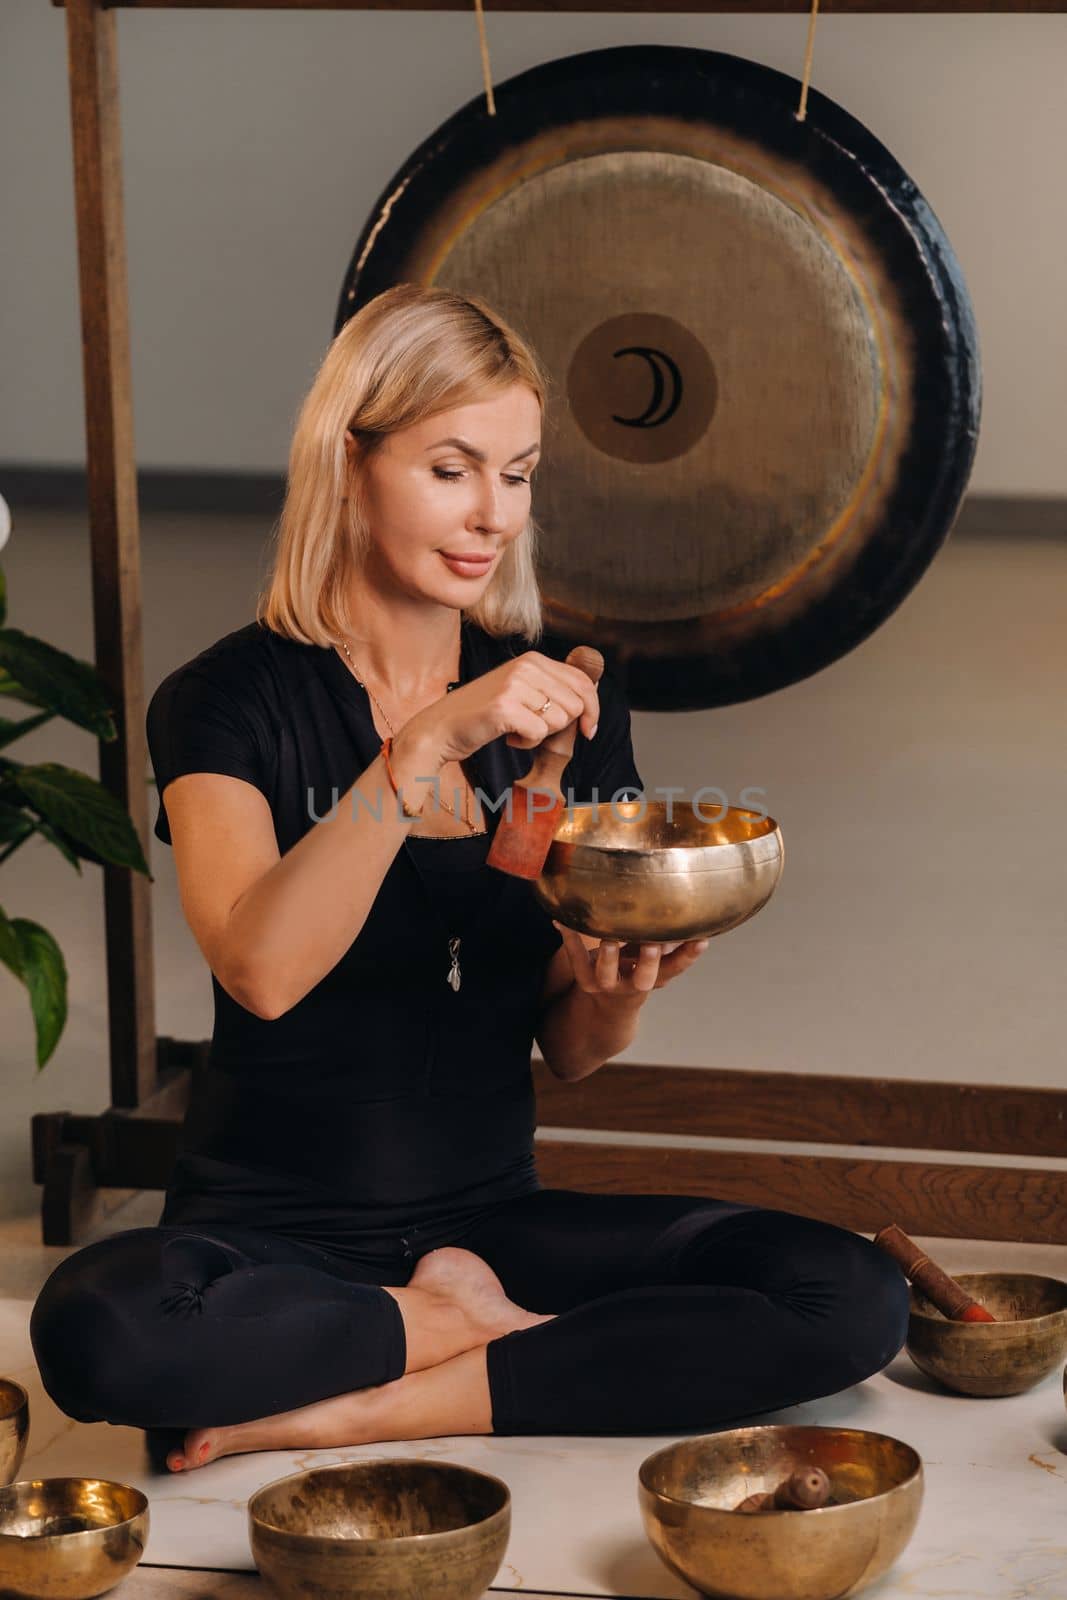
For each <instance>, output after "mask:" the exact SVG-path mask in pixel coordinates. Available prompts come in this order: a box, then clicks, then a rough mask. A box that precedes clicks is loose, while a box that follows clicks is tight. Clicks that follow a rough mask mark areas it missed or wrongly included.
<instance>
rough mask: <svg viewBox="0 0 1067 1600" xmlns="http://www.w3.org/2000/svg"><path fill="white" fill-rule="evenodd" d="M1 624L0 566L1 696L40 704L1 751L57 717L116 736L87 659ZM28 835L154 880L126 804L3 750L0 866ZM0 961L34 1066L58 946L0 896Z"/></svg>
mask: <svg viewBox="0 0 1067 1600" xmlns="http://www.w3.org/2000/svg"><path fill="white" fill-rule="evenodd" d="M0 519H2V522H3V524H4V525H3V526H2V528H0V548H2V547H3V544H4V543H5V542H6V535H7V529H8V526H9V524H8V523H7V508H6V506H5V505H4V504H3V501H2V500H0ZM6 622H7V588H6V582H5V579H4V573H3V570H2V569H0V696H2V697H5V698H6V699H9V700H19V701H22V702H23V703H24V704H25V705H28V706H37V707H38V708H39V709H38V710H37V711H36V712H34V713H33V714H32V715H31V716H27V717H23V718H21V719H12V718H10V717H3V716H0V751H5V750H6V749H7V748H8V747H9V746H10V745H12V744H13V743H14V741H15V740H16V739H19V738H21V737H22V736H23V735H24V734H27V733H31V732H32V731H33V729H34V728H39V727H41V725H42V724H43V723H45V722H48V721H50V719H51V718H52V717H55V716H60V717H65V718H66V719H67V721H68V722H73V723H75V724H76V725H77V726H78V727H79V728H87V729H88V730H89V732H90V733H94V734H95V735H96V736H97V738H98V739H107V740H111V739H116V738H117V737H118V732H117V730H116V728H115V724H114V722H113V720H112V716H111V710H110V708H109V705H108V702H107V698H106V695H105V690H104V685H103V683H102V681H101V679H100V677H99V674H98V673H97V671H96V668H95V667H94V666H93V665H92V663H90V662H87V661H79V660H77V659H76V658H75V657H74V656H70V655H67V654H66V652H65V651H63V650H57V649H56V648H55V646H54V645H50V644H46V643H45V642H44V641H43V640H41V639H34V638H32V637H31V636H30V635H29V634H26V633H23V632H22V631H21V629H19V628H10V627H8V626H7V625H6ZM0 703H2V702H0ZM35 834H37V835H39V836H40V837H41V838H43V839H46V840H47V841H48V843H49V844H51V845H54V846H55V848H56V849H57V850H58V851H59V852H60V854H61V855H63V856H65V857H66V859H67V860H68V861H69V862H70V864H71V866H72V867H73V868H74V869H75V871H76V872H79V873H80V872H81V863H82V862H83V861H92V862H95V863H96V865H97V866H103V865H105V864H107V863H110V864H111V865H113V866H120V867H132V868H133V869H134V871H136V872H143V873H144V874H145V876H146V877H147V878H148V879H149V881H150V882H153V881H154V879H153V878H152V874H151V873H150V872H149V870H148V863H147V862H146V861H145V858H144V853H143V851H142V849H141V842H140V839H139V838H138V836H137V831H136V829H135V828H134V825H133V822H132V820H131V818H130V816H129V814H128V812H127V811H125V810H124V809H123V807H122V806H121V805H120V804H119V802H118V801H117V800H116V798H115V796H114V795H113V794H112V793H111V792H110V790H108V789H105V787H104V785H103V784H102V783H99V782H98V781H97V780H96V779H95V778H90V777H89V776H88V775H87V774H86V773H84V772H78V771H77V770H76V769H75V768H73V767H67V766H63V765H62V763H61V762H58V761H39V762H29V763H24V762H19V761H14V760H12V759H11V758H10V757H8V756H7V755H4V754H0V864H2V863H3V862H5V861H7V860H8V859H9V858H10V857H11V856H12V855H14V853H15V851H16V850H18V849H19V848H20V847H21V846H22V845H24V844H25V843H26V841H27V839H30V838H32V837H33V836H34V835H35ZM0 961H2V962H3V963H4V965H5V966H6V967H7V968H8V969H9V970H10V971H11V972H12V973H13V974H14V976H15V977H16V978H18V979H20V980H21V981H22V982H23V983H24V984H25V985H26V988H27V990H28V991H29V997H30V1006H31V1008H32V1011H33V1020H34V1026H35V1028H36V1031H37V1070H38V1071H40V1069H41V1068H42V1067H43V1066H44V1064H45V1062H46V1061H47V1060H48V1058H49V1057H50V1056H51V1054H52V1052H53V1050H54V1049H55V1047H56V1045H57V1044H58V1042H59V1038H60V1035H61V1034H62V1032H63V1028H64V1026H65V1024H66V1020H67V969H66V964H65V962H64V960H63V953H62V951H61V950H60V948H59V945H58V944H57V943H56V941H55V939H54V938H53V937H52V935H51V934H50V933H49V932H48V929H47V928H42V927H41V925H40V924H39V923H37V922H32V921H30V920H29V919H28V918H26V917H11V916H8V914H7V912H6V910H5V908H4V906H3V905H2V904H0Z"/></svg>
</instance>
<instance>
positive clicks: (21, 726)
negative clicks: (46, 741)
mask: <svg viewBox="0 0 1067 1600" xmlns="http://www.w3.org/2000/svg"><path fill="white" fill-rule="evenodd" d="M54 716H55V712H54V711H42V712H40V713H39V715H37V716H35V717H23V718H22V720H21V721H20V722H13V721H12V720H11V718H10V717H0V750H2V749H3V748H4V746H5V745H6V744H14V742H15V740H16V739H21V738H22V735H23V734H24V733H32V732H33V730H34V728H39V727H40V726H41V724H42V722H51V720H52V718H53V717H54Z"/></svg>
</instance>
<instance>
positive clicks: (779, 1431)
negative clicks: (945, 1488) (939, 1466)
mask: <svg viewBox="0 0 1067 1600" xmlns="http://www.w3.org/2000/svg"><path fill="white" fill-rule="evenodd" d="M812 1466H816V1467H821V1468H822V1470H823V1471H824V1472H825V1473H826V1475H827V1477H828V1478H829V1479H830V1490H831V1500H830V1503H829V1504H827V1505H825V1506H822V1507H820V1508H819V1509H818V1510H817V1511H760V1512H756V1513H753V1514H749V1513H746V1512H740V1511H738V1510H737V1509H736V1507H737V1506H738V1505H739V1504H740V1502H741V1501H742V1500H744V1499H745V1498H746V1497H747V1496H748V1495H750V1494H756V1493H758V1492H760V1491H761V1490H770V1489H774V1488H776V1487H777V1485H778V1484H779V1483H781V1482H782V1480H783V1479H785V1478H788V1477H789V1476H790V1474H791V1473H793V1472H795V1471H796V1470H797V1469H798V1468H802V1467H812ZM922 1494H923V1474H922V1462H921V1460H920V1458H919V1456H918V1454H917V1452H916V1451H915V1450H913V1449H912V1447H911V1446H910V1445H908V1444H903V1443H902V1442H901V1441H900V1440H899V1439H892V1438H890V1437H889V1436H888V1435H887V1434H884V1433H868V1432H866V1431H864V1430H862V1429H859V1428H816V1427H811V1428H805V1427H785V1426H782V1427H764V1428H733V1429H730V1430H729V1431H727V1432H725V1433H712V1434H704V1435H701V1436H700V1437H697V1438H693V1439H682V1440H679V1441H678V1443H676V1444H671V1445H667V1446H666V1448H665V1449H662V1450H657V1451H656V1452H655V1453H654V1454H653V1455H650V1456H648V1457H647V1458H646V1459H645V1460H644V1461H643V1462H642V1463H641V1467H640V1469H639V1471H638V1497H639V1500H640V1504H641V1516H642V1520H643V1521H644V1525H645V1532H646V1533H647V1534H648V1537H649V1539H650V1540H651V1542H652V1545H653V1547H654V1549H655V1550H656V1553H657V1554H658V1555H659V1557H660V1558H661V1560H662V1561H663V1562H664V1563H665V1564H666V1566H668V1567H669V1568H670V1570H671V1571H672V1572H674V1573H676V1574H677V1576H678V1577H680V1578H684V1579H685V1581H686V1582H687V1583H691V1584H692V1585H693V1587H694V1588H696V1589H699V1590H700V1591H701V1592H702V1593H704V1594H706V1595H714V1596H716V1597H721V1600H844V1596H846V1595H853V1594H859V1592H860V1590H861V1589H865V1588H866V1587H867V1586H868V1584H871V1583H873V1582H874V1581H875V1579H876V1578H879V1577H881V1575H882V1574H883V1573H884V1572H885V1571H887V1569H888V1568H889V1567H890V1566H892V1564H893V1562H894V1561H895V1560H896V1559H897V1557H898V1556H899V1555H900V1552H901V1551H902V1550H903V1549H904V1546H905V1545H906V1544H907V1542H908V1540H909V1539H910V1538H911V1535H912V1532H913V1531H914V1528H915V1524H916V1521H917V1520H918V1516H919V1507H920V1506H921V1504H922Z"/></svg>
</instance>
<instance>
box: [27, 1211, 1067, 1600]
mask: <svg viewBox="0 0 1067 1600" xmlns="http://www.w3.org/2000/svg"><path fill="white" fill-rule="evenodd" d="M154 1204H155V1201H154V1199H152V1198H151V1197H148V1196H145V1197H143V1204H141V1203H138V1204H135V1206H134V1207H132V1208H130V1210H129V1214H128V1215H127V1216H126V1217H125V1218H124V1219H123V1220H124V1221H125V1223H126V1225H134V1224H136V1223H139V1222H140V1221H142V1220H146V1217H145V1211H146V1210H147V1211H148V1212H150V1211H151V1209H152V1207H153V1206H154ZM923 1242H924V1244H925V1245H926V1247H927V1248H928V1249H930V1250H931V1252H932V1253H935V1254H936V1256H937V1258H938V1259H940V1260H941V1261H942V1262H943V1263H944V1265H945V1266H946V1267H948V1268H949V1270H955V1271H963V1270H966V1269H967V1268H973V1269H975V1270H983V1269H988V1268H994V1267H1002V1266H1009V1265H1010V1266H1011V1267H1013V1268H1014V1269H1016V1270H1023V1271H1032V1272H1042V1273H1046V1274H1050V1275H1053V1276H1057V1277H1067V1249H1060V1248H1051V1249H1050V1248H1044V1247H1039V1246H1033V1245H1004V1244H994V1243H988V1242H986V1243H981V1242H977V1243H969V1242H966V1241H959V1240H954V1241H950V1240H944V1239H939V1240H926V1241H923ZM64 1253H65V1252H62V1251H46V1250H44V1249H43V1248H42V1247H40V1246H39V1245H35V1244H34V1243H33V1241H32V1239H31V1238H30V1237H29V1236H28V1226H24V1227H23V1229H22V1231H21V1232H20V1231H19V1229H18V1228H17V1227H14V1226H13V1225H11V1224H7V1225H4V1226H3V1228H2V1229H0V1280H2V1281H0V1290H6V1292H7V1293H8V1295H9V1298H7V1299H6V1300H4V1301H2V1302H0V1371H3V1372H4V1373H5V1374H6V1375H8V1376H11V1377H14V1378H16V1379H18V1381H20V1382H21V1383H23V1384H24V1385H25V1386H26V1388H27V1389H28V1390H29V1392H30V1405H31V1434H30V1448H29V1451H28V1453H27V1456H26V1460H25V1462H24V1464H23V1467H22V1470H21V1472H20V1476H21V1477H38V1476H60V1475H65V1474H71V1475H93V1476H100V1477H110V1478H117V1479H119V1480H121V1481H123V1482H126V1483H133V1484H136V1485H137V1486H138V1487H140V1488H141V1489H143V1490H144V1491H145V1493H147V1494H148V1496H149V1499H150V1501H151V1515H152V1525H151V1533H150V1537H149V1543H148V1549H147V1551H146V1555H145V1559H144V1562H143V1563H142V1566H141V1568H140V1569H139V1572H138V1574H137V1575H136V1577H135V1578H134V1579H130V1580H127V1584H128V1585H129V1586H130V1588H129V1592H130V1595H131V1596H132V1595H134V1594H136V1595H138V1596H139V1595H141V1594H149V1593H153V1592H154V1593H159V1594H164V1593H172V1592H175V1593H176V1592H177V1588H176V1577H175V1575H174V1574H166V1573H164V1572H162V1571H160V1572H159V1574H158V1577H157V1578H156V1579H155V1580H153V1579H152V1573H151V1570H150V1569H151V1568H152V1567H158V1568H175V1567H176V1568H192V1569H201V1570H203V1569H212V1570H214V1571H231V1572H239V1571H242V1570H244V1571H248V1570H249V1569H251V1568H252V1565H253V1564H252V1560H251V1555H250V1552H249V1546H248V1539H247V1533H246V1503H247V1500H248V1497H249V1495H250V1494H251V1493H252V1492H253V1491H254V1490H255V1489H256V1488H258V1487H259V1486H260V1485H261V1484H263V1483H266V1482H269V1481H270V1480H271V1479H272V1478H276V1477H280V1476H282V1475H284V1474H286V1473H289V1472H295V1471H300V1470H302V1469H303V1468H305V1467H307V1466H308V1465H310V1464H312V1463H322V1464H325V1463H329V1462H333V1461H339V1460H346V1459H355V1458H360V1457H366V1456H380V1455H401V1456H407V1455H413V1456H422V1457H430V1458H434V1459H443V1460H448V1461H458V1462H463V1463H465V1464H467V1465H469V1466H472V1467H476V1468H480V1469H483V1470H485V1471H488V1472H492V1473H494V1474H495V1475H497V1476H499V1477H502V1478H503V1479H504V1480H505V1481H506V1482H507V1483H508V1484H509V1486H510V1488H511V1491H512V1497H513V1500H512V1511H513V1524H512V1535H511V1541H510V1545H509V1548H508V1551H507V1555H506V1558H505V1562H504V1564H503V1566H502V1567H501V1569H500V1571H499V1573H498V1575H497V1578H496V1580H495V1582H494V1584H493V1586H492V1587H493V1589H494V1590H500V1591H507V1592H512V1591H522V1593H523V1594H524V1595H527V1596H535V1595H536V1594H538V1593H552V1594H554V1595H560V1594H563V1595H590V1596H592V1595H614V1596H628V1597H634V1600H636V1597H640V1600H683V1597H690V1596H693V1595H694V1594H695V1591H694V1590H692V1589H690V1588H689V1587H688V1586H687V1585H685V1584H684V1583H681V1582H680V1581H679V1580H677V1579H676V1578H674V1577H673V1576H672V1574H671V1573H670V1572H669V1571H668V1570H667V1569H666V1567H664V1566H663V1565H662V1564H661V1563H660V1561H659V1559H658V1557H657V1556H656V1555H655V1553H654V1551H653V1550H652V1547H651V1546H650V1544H649V1543H648V1541H647V1539H646V1537H645V1534H644V1530H643V1527H642V1524H641V1518H640V1513H639V1510H638V1503H637V1492H636V1474H637V1469H638V1466H639V1464H640V1462H641V1461H642V1460H643V1459H644V1457H645V1456H646V1455H648V1454H650V1453H651V1452H652V1451H653V1450H654V1449H656V1448H658V1447H659V1445H661V1444H663V1443H666V1442H668V1438H669V1437H676V1436H664V1437H662V1438H660V1437H655V1436H645V1437H639V1438H621V1439H620V1438H580V1437H576V1438H519V1439H512V1438H495V1437H493V1436H477V1437H469V1436H467V1437H459V1438H451V1439H428V1440H419V1441H414V1442H399V1443H395V1444H392V1443H390V1444H377V1445H370V1446H361V1447H355V1448H353V1449H348V1450H336V1451H305V1452H297V1453H288V1452H286V1453H276V1454H262V1455H247V1456H235V1457H229V1458H227V1459H223V1460H221V1461H218V1462H214V1463H212V1464H211V1465H210V1466H208V1467H204V1468H201V1469H200V1470H199V1471H197V1472H196V1473H190V1474H188V1475H169V1474H168V1475H165V1476H158V1475H154V1474H153V1473H152V1472H151V1470H150V1468H149V1467H148V1464H147V1462H146V1460H145V1456H144V1449H143V1436H142V1434H141V1433H140V1432H138V1431H136V1430H133V1429H129V1428H117V1427H110V1426H109V1425H107V1424H104V1423H102V1424H97V1425H92V1426H89V1425H85V1424H80V1423H75V1422H72V1421H70V1420H69V1419H68V1418H66V1417H64V1416H63V1415H62V1414H61V1413H60V1412H59V1411H57V1409H56V1408H55V1406H54V1405H53V1404H52V1403H51V1401H50V1400H49V1399H48V1398H47V1396H46V1395H45V1394H44V1392H43V1390H42V1388H41V1385H40V1381H39V1379H38V1376H37V1372H36V1368H35V1366H34V1363H33V1358H32V1352H31V1350H30V1345H29V1338H28V1328H27V1324H28V1318H29V1311H30V1306H31V1304H32V1296H33V1294H34V1293H35V1292H36V1286H37V1284H38V1283H40V1282H42V1281H43V1279H44V1277H45V1276H46V1275H47V1272H48V1271H50V1270H51V1267H52V1266H53V1265H54V1263H55V1262H56V1261H57V1260H58V1259H60V1257H61V1256H62V1255H63V1254H64ZM1065 1354H1067V1352H1065ZM1061 1385H1062V1378H1061V1374H1060V1373H1059V1372H1058V1371H1057V1372H1055V1373H1053V1374H1052V1375H1051V1376H1050V1377H1049V1378H1048V1379H1046V1380H1045V1382H1044V1383H1042V1384H1040V1385H1039V1386H1038V1387H1037V1388H1035V1389H1032V1390H1031V1391H1030V1392H1029V1393H1028V1394H1025V1395H1019V1396H1016V1397H1013V1398H1008V1399H998V1400H968V1399H964V1398H962V1397H960V1396H955V1395H951V1394H948V1393H947V1392H943V1391H941V1390H938V1389H935V1387H934V1386H933V1385H932V1384H931V1383H929V1381H928V1380H927V1379H925V1378H924V1377H922V1376H921V1374H919V1372H918V1371H917V1370H916V1369H915V1368H914V1367H913V1366H912V1365H911V1362H910V1361H909V1360H908V1358H907V1357H906V1356H905V1355H901V1356H900V1357H898V1358H897V1360H896V1361H894V1362H893V1363H892V1365H891V1366H890V1367H889V1368H887V1369H886V1371H885V1372H884V1373H881V1374H879V1375H878V1376H877V1377H876V1378H873V1379H871V1380H870V1381H869V1382H867V1383H864V1384H860V1385H858V1386H857V1387H856V1388H854V1389H851V1390H848V1391H846V1392H844V1393H843V1394H840V1395H835V1396H832V1397H830V1398H829V1399H826V1400H822V1401H817V1402H814V1403H812V1404H809V1405H805V1406H799V1407H793V1408H791V1409H790V1410H789V1411H783V1412H780V1413H776V1414H774V1415H773V1416H762V1417H759V1418H753V1419H751V1420H752V1421H753V1422H759V1423H766V1422H772V1421H803V1422H806V1423H814V1424H835V1425H844V1426H850V1427H860V1428H867V1429H872V1430H875V1431H878V1432H882V1433H890V1434H893V1435H894V1436H896V1437H897V1438H901V1439H904V1440H906V1441H907V1442H908V1443H909V1444H911V1445H913V1446H914V1447H915V1448H916V1449H917V1450H918V1451H919V1453H920V1455H921V1456H922V1458H923V1464H924V1472H925V1480H926V1490H925V1499H924V1505H923V1511H922V1515H921V1517H920V1520H919V1525H918V1528H917V1530H916V1533H915V1535H914V1537H913V1539H912V1541H911V1544H910V1545H909V1547H908V1549H907V1550H906V1551H905V1552H904V1554H903V1556H902V1557H901V1559H900V1560H899V1562H898V1563H897V1565H896V1567H895V1568H894V1569H893V1571H892V1572H891V1573H890V1574H889V1575H888V1576H887V1577H886V1578H885V1579H883V1580H882V1582H881V1583H880V1584H879V1585H877V1586H875V1587H874V1588H872V1589H870V1590H868V1591H867V1593H868V1594H869V1595H871V1596H872V1600H905V1597H908V1600H912V1597H915V1596H921V1597H930V1600H933V1597H938V1600H944V1597H948V1596H952V1597H961V1600H962V1597H966V1600H1017V1597H1019V1600H1021V1597H1023V1596H1037V1597H1041V1600H1060V1597H1062V1596H1063V1595H1064V1594H1067V1413H1065V1410H1064V1399H1063V1392H1062V1387H1061ZM548 1530H551V1537H550V1538H546V1537H545V1535H546V1531H548ZM189 1580H190V1582H193V1581H194V1580H193V1574H192V1573H190V1574H189ZM153 1581H154V1582H155V1588H154V1589H153V1586H152V1585H153ZM198 1581H199V1580H198ZM124 1587H125V1586H124ZM218 1587H219V1585H218V1582H217V1581H216V1580H214V1579H212V1581H211V1582H210V1584H209V1585H208V1586H207V1587H204V1586H203V1584H202V1583H200V1585H199V1587H197V1588H195V1589H194V1588H189V1589H182V1591H181V1592H182V1593H190V1594H191V1593H194V1592H197V1593H203V1594H205V1595H206V1594H207V1593H209V1592H210V1593H211V1594H215V1593H217V1592H218ZM234 1592H235V1594H236V1593H237V1592H238V1591H234ZM242 1592H243V1591H242ZM116 1593H120V1591H116ZM782 1600H787V1597H786V1596H783V1597H782Z"/></svg>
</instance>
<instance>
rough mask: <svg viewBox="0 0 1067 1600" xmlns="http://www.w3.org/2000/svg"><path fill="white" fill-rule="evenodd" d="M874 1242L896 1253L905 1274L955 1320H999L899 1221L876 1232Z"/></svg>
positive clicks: (932, 1303)
mask: <svg viewBox="0 0 1067 1600" xmlns="http://www.w3.org/2000/svg"><path fill="white" fill-rule="evenodd" d="M874 1242H875V1244H876V1245H877V1246H878V1248H879V1249H880V1250H884V1251H885V1253H886V1255H890V1256H892V1257H893V1260H894V1261H895V1262H896V1264H897V1266H898V1267H899V1268H900V1269H901V1271H902V1272H903V1274H904V1276H905V1277H906V1278H907V1279H908V1281H909V1282H910V1283H913V1284H914V1285H915V1287H916V1288H917V1289H918V1290H920V1291H921V1293H923V1294H924V1295H925V1296H926V1298H927V1299H928V1300H929V1301H930V1304H931V1305H934V1306H936V1307H937V1309H938V1311H940V1312H941V1313H942V1314H943V1315H944V1316H946V1317H948V1318H949V1319H950V1320H951V1321H952V1322H996V1320H997V1319H996V1317H994V1316H993V1314H992V1312H990V1311H987V1310H986V1308H985V1306H983V1305H982V1304H980V1302H979V1301H977V1300H975V1299H974V1298H973V1297H972V1296H971V1295H969V1294H968V1293H967V1290H966V1289H965V1288H964V1287H963V1286H962V1284H959V1283H957V1282H956V1280H955V1278H950V1277H949V1275H948V1273H947V1272H945V1271H944V1270H943V1269H942V1268H941V1267H939V1266H938V1265H937V1263H936V1262H934V1261H931V1260H930V1257H929V1256H928V1255H926V1254H925V1253H924V1252H923V1251H922V1250H920V1249H919V1246H918V1245H917V1244H916V1243H915V1240H914V1239H909V1238H908V1235H907V1234H906V1233H905V1232H904V1230H903V1229H902V1228H898V1227H897V1225H896V1223H895V1222H891V1223H890V1224H889V1225H888V1227H885V1228H883V1229H882V1230H881V1232H879V1233H876V1234H875V1236H874Z"/></svg>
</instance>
